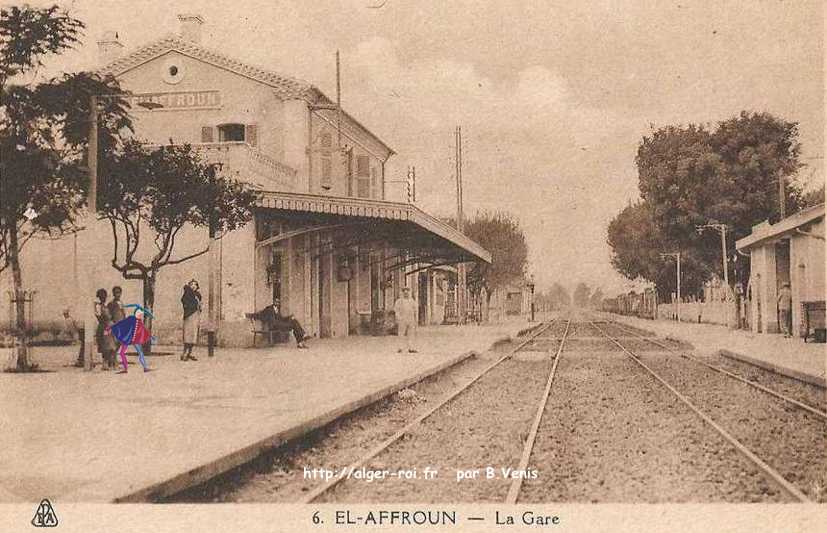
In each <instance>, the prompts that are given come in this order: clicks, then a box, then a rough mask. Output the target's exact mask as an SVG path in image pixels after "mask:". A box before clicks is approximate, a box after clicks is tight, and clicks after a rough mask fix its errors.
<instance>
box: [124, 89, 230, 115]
mask: <svg viewBox="0 0 827 533" xmlns="http://www.w3.org/2000/svg"><path fill="white" fill-rule="evenodd" d="M127 100H129V104H130V105H131V106H132V110H133V111H147V109H146V108H144V107H142V106H140V105H139V104H141V103H145V102H148V103H153V104H158V105H160V106H162V107H159V108H157V109H158V111H179V110H188V111H189V110H192V109H218V108H220V107H221V93H220V92H219V91H187V92H170V93H140V94H133V95H130V96H129V97H127Z"/></svg>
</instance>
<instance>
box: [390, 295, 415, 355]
mask: <svg viewBox="0 0 827 533" xmlns="http://www.w3.org/2000/svg"><path fill="white" fill-rule="evenodd" d="M393 313H394V315H396V324H397V326H399V331H398V333H397V335H399V336H400V337H405V348H406V349H407V350H408V353H416V350H415V349H414V348H413V336H414V334H415V333H416V315H417V309H416V301H415V300H414V299H413V298H411V288H410V287H402V295H401V296H400V297H399V298H397V299H396V302H394V304H393ZM397 352H398V353H401V352H402V348H399V350H397Z"/></svg>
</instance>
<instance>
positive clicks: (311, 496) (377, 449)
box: [299, 320, 556, 503]
mask: <svg viewBox="0 0 827 533" xmlns="http://www.w3.org/2000/svg"><path fill="white" fill-rule="evenodd" d="M555 321H556V320H551V321H550V322H548V323H547V324H544V325H543V324H541V325H540V326H539V327H538V328H537V330H536V331H535V332H533V333H531V334H529V335H528V337H527V338H526V339H525V340H524V341H523V342H521V343H520V344H518V345H517V346H516V347H515V348H513V349H512V350H511V351H509V352H508V353H506V354H505V355H503V356H502V357H500V358H499V359H497V360H496V361H494V362H493V363H491V364H490V365H488V366H487V367H485V368H484V369H483V370H482V372H480V373H479V374H477V375H476V376H475V377H474V378H473V379H471V381H469V382H468V383H466V384H464V385H461V386H460V387H458V388H457V389H455V390H454V391H453V392H451V394H449V395H448V397H447V398H445V399H444V400H443V401H441V402H440V403H439V404H437V405H435V406H434V407H432V408H431V409H429V410H428V411H426V412H425V413H423V414H421V415H419V416H418V417H417V418H416V419H414V420H413V421H412V422H410V423H408V424H407V425H406V426H405V427H403V428H402V429H400V430H399V431H397V432H396V433H394V434H393V435H391V436H390V437H388V438H387V439H385V440H384V441H382V442H381V443H380V444H378V445H376V446H374V447H373V448H372V449H370V450H369V451H368V452H367V453H366V454H365V455H363V456H362V457H360V458H359V459H357V460H356V461H354V462H353V463H351V464H350V465H348V466H346V467H344V468H343V469H342V470H341V473H340V475H338V476H335V477H334V478H332V479H330V480H328V481H325V482H324V483H322V484H321V485H319V486H318V487H316V488H315V489H313V490H311V491H310V492H308V493H307V494H306V495H305V496H304V497H303V498H302V499H301V500H300V501H299V503H312V502H313V501H315V500H316V499H317V498H318V497H319V496H321V495H322V494H324V493H326V492H327V491H329V490H330V489H332V488H333V487H335V486H336V485H338V484H339V482H340V481H343V480H345V479H347V477H346V476H344V473H345V472H353V471H355V470H356V469H358V468H361V467H362V466H364V465H365V463H367V462H368V461H370V460H371V459H373V458H374V457H376V456H377V455H379V454H380V453H382V452H383V451H385V450H386V449H387V448H389V447H390V446H391V445H392V444H393V443H394V442H396V441H398V440H399V439H401V438H402V437H403V436H405V435H406V434H408V433H409V432H410V431H411V430H412V429H413V428H415V427H416V426H418V425H419V424H421V423H422V421H423V420H425V419H426V418H428V417H429V416H431V415H432V414H434V413H435V412H436V411H437V410H439V409H440V408H441V407H443V406H444V405H446V404H447V403H448V402H450V401H451V400H453V399H454V398H456V397H457V396H459V395H460V394H462V393H463V392H464V391H465V390H466V389H468V387H470V386H471V385H473V384H474V383H476V382H477V381H478V380H479V379H480V378H481V377H483V376H484V375H486V374H487V373H488V372H489V371H491V370H493V369H494V368H495V367H497V366H498V365H499V364H500V363H502V362H503V361H505V360H506V359H509V358H511V357H512V356H513V355H514V354H515V353H517V352H518V351H520V350H522V349H523V348H524V347H525V346H526V345H528V344H529V343H530V342H531V341H533V340H534V339H535V338H537V337H539V336H540V335H541V334H542V333H544V332H545V331H546V330H548V329H549V328H551V326H552V325H553V324H554V322H555Z"/></svg>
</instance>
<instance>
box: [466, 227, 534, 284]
mask: <svg viewBox="0 0 827 533" xmlns="http://www.w3.org/2000/svg"><path fill="white" fill-rule="evenodd" d="M464 230H465V234H466V235H467V236H468V237H470V238H471V239H473V240H474V241H476V242H477V243H479V244H480V245H481V246H482V247H483V248H485V249H486V250H488V251H489V252H491V264H490V265H487V264H482V263H476V264H475V265H474V266H473V267H472V268H471V269H470V270H469V272H468V285H469V286H470V288H471V291H472V292H473V293H474V294H479V292H480V290H481V289H482V288H483V287H484V288H485V289H486V291H487V293H488V295H489V298H490V296H491V294H492V293H493V291H494V290H495V289H497V288H499V287H503V286H505V285H507V284H509V283H511V282H514V281H518V280H522V278H523V277H524V276H525V269H526V263H527V261H528V244H527V243H526V239H525V235H524V234H523V230H522V229H521V228H520V225H519V223H518V222H517V221H516V220H515V219H514V218H513V217H512V216H511V215H510V214H508V213H505V212H501V211H497V212H493V213H492V212H480V213H477V214H476V215H475V216H474V218H473V219H472V220H471V221H469V222H467V223H466V224H465V228H464Z"/></svg>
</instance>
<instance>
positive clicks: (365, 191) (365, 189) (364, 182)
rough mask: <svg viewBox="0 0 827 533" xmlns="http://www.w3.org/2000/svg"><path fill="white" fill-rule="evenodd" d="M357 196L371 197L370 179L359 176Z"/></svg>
mask: <svg viewBox="0 0 827 533" xmlns="http://www.w3.org/2000/svg"><path fill="white" fill-rule="evenodd" d="M356 196H358V197H359V198H370V179H368V178H357V180H356Z"/></svg>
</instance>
